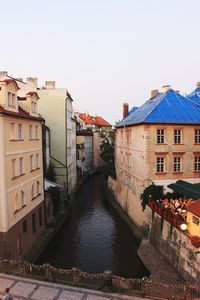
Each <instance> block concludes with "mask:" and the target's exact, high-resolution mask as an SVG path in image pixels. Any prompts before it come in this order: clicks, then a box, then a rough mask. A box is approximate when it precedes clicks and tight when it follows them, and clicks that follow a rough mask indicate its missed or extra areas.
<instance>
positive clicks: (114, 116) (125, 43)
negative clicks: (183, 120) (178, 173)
mask: <svg viewBox="0 0 200 300" xmlns="http://www.w3.org/2000/svg"><path fill="white" fill-rule="evenodd" d="M199 12H200V0H6V1H4V0H0V26H1V35H0V70H2V71H4V70H6V71H8V72H9V74H11V75H13V76H14V77H23V78H26V77H29V76H34V77H38V79H39V83H40V84H41V85H42V84H44V81H45V80H55V81H56V85H57V87H66V88H68V90H69V92H70V94H71V95H72V97H73V98H74V100H75V101H74V105H75V108H77V109H79V111H87V112H89V113H90V114H94V115H102V116H103V117H104V118H105V119H106V120H108V121H110V122H112V123H114V121H116V120H118V119H120V118H121V116H122V103H123V102H128V103H129V104H130V107H132V106H137V105H141V104H142V103H143V102H145V101H146V100H147V99H148V98H149V97H150V91H151V90H152V89H161V87H162V86H163V85H165V84H170V85H171V86H172V88H174V89H179V90H180V91H181V92H182V93H189V92H190V91H191V90H193V89H194V88H195V84H196V82H197V81H200V17H199Z"/></svg>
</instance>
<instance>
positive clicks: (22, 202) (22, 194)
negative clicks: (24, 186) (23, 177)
mask: <svg viewBox="0 0 200 300" xmlns="http://www.w3.org/2000/svg"><path fill="white" fill-rule="evenodd" d="M24 205H25V195H24V192H23V191H21V207H23V206H24Z"/></svg>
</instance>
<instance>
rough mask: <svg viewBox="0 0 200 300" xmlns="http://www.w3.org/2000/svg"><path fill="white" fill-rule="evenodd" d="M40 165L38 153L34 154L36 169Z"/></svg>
mask: <svg viewBox="0 0 200 300" xmlns="http://www.w3.org/2000/svg"><path fill="white" fill-rule="evenodd" d="M39 167H40V164H39V154H36V168H37V169H38V168H39Z"/></svg>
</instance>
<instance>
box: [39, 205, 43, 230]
mask: <svg viewBox="0 0 200 300" xmlns="http://www.w3.org/2000/svg"><path fill="white" fill-rule="evenodd" d="M39 225H40V226H42V207H41V206H40V208H39Z"/></svg>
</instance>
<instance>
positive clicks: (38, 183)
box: [37, 181, 40, 195]
mask: <svg viewBox="0 0 200 300" xmlns="http://www.w3.org/2000/svg"><path fill="white" fill-rule="evenodd" d="M39 194H40V182H39V181H37V195H39Z"/></svg>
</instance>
